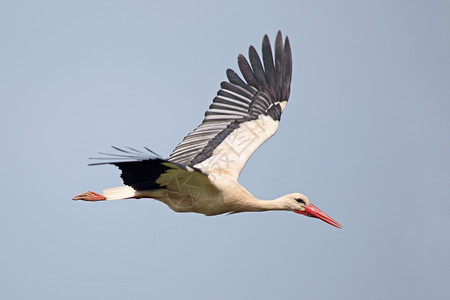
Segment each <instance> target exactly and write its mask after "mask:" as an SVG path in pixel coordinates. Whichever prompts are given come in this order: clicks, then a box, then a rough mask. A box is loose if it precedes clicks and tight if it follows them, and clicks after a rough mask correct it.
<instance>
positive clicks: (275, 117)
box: [169, 31, 292, 178]
mask: <svg viewBox="0 0 450 300" xmlns="http://www.w3.org/2000/svg"><path fill="white" fill-rule="evenodd" d="M262 58H263V61H262V62H261V60H260V58H259V55H258V53H257V51H256V50H255V48H254V47H253V46H250V48H249V60H250V63H249V62H248V61H247V59H246V58H245V57H244V56H243V55H242V54H240V55H239V56H238V65H239V69H240V71H241V73H242V75H243V77H244V79H245V81H244V80H242V79H241V78H240V77H239V75H238V74H236V72H234V71H233V70H231V69H228V70H227V77H228V82H226V81H225V82H222V83H221V89H220V90H219V91H218V92H217V96H216V97H215V98H214V100H213V103H212V104H211V106H210V107H209V109H208V110H207V111H206V113H205V118H204V120H203V122H202V123H201V124H200V125H199V126H198V127H197V128H196V129H195V130H194V131H192V132H191V133H189V134H188V135H187V136H186V137H185V138H184V139H183V141H182V142H181V143H179V144H178V146H177V147H176V148H175V149H174V150H173V152H172V154H171V155H170V156H169V160H170V161H172V162H176V163H180V164H184V165H187V166H193V167H196V168H199V169H200V170H202V171H203V172H206V173H227V174H229V175H231V176H234V177H235V178H237V177H238V176H239V174H240V172H241V170H242V168H243V167H244V165H245V163H246V162H247V160H248V159H249V158H250V156H251V155H252V154H253V152H254V151H255V150H256V149H257V148H258V147H259V146H260V145H261V144H262V143H264V142H265V141H266V140H267V139H268V138H270V137H271V136H272V135H273V134H274V133H275V132H276V131H277V129H278V124H279V121H280V117H281V113H282V112H283V109H284V108H285V106H286V103H287V101H288V99H289V93H290V85H291V77H292V55H291V48H290V44H289V39H288V38H287V37H286V39H285V42H284V44H283V39H282V35H281V32H280V31H279V32H278V34H277V37H276V41H275V57H273V55H272V47H271V45H270V41H269V38H268V37H267V35H265V36H264V39H263V42H262ZM274 60H275V61H274Z"/></svg>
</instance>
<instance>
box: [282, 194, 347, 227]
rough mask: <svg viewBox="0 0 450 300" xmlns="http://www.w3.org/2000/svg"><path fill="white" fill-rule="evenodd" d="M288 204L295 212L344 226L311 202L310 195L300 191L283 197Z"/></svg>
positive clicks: (336, 225)
mask: <svg viewBox="0 0 450 300" xmlns="http://www.w3.org/2000/svg"><path fill="white" fill-rule="evenodd" d="M283 198H284V200H285V202H286V204H287V205H288V209H289V210H292V211H293V212H295V213H298V214H301V215H304V216H307V217H313V218H317V219H320V220H322V221H324V222H326V223H328V224H330V225H333V226H335V227H337V228H342V226H341V224H339V223H338V222H336V221H335V220H333V219H332V218H331V217H329V216H328V215H327V214H325V213H324V212H323V211H321V210H320V209H318V208H317V207H315V206H314V205H312V204H311V202H310V201H309V199H308V197H306V196H305V195H303V194H300V193H294V194H289V195H286V196H285V197H283Z"/></svg>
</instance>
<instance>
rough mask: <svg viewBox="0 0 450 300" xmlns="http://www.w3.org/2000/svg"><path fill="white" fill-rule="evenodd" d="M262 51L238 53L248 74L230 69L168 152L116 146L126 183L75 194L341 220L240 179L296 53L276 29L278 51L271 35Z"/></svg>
mask: <svg viewBox="0 0 450 300" xmlns="http://www.w3.org/2000/svg"><path fill="white" fill-rule="evenodd" d="M262 53H263V62H261V60H260V58H259V55H258V53H257V52H256V50H255V48H254V47H253V46H251V47H250V49H249V58H250V63H249V62H248V61H247V60H246V59H245V57H244V56H243V55H239V56H238V64H239V68H240V70H241V73H242V75H243V76H244V79H245V81H244V80H242V79H241V78H240V77H239V76H238V75H237V74H236V73H235V72H234V71H232V70H230V69H228V70H227V77H228V80H229V81H228V82H222V84H221V89H220V90H219V92H218V93H217V96H216V97H215V98H214V101H213V104H211V106H210V107H209V109H208V110H207V111H206V113H205V118H204V120H203V122H202V123H201V124H200V125H199V126H198V127H197V128H196V129H195V130H194V131H192V132H191V133H190V134H188V135H187V136H186V137H185V138H184V139H183V141H182V142H181V143H180V144H178V146H177V147H176V148H175V149H174V151H173V152H172V154H171V155H170V156H169V158H168V159H162V158H160V157H158V156H157V155H155V153H154V152H152V151H150V150H149V149H147V148H146V149H147V150H148V151H149V152H148V153H147V152H145V153H144V152H142V151H139V150H135V149H132V148H128V149H127V150H123V149H119V148H115V147H114V148H115V149H117V150H118V151H120V154H111V155H110V156H112V157H113V158H114V160H113V161H112V162H107V163H106V164H113V165H116V166H118V167H119V168H120V169H121V171H122V175H121V177H122V179H123V182H124V184H125V186H122V187H116V188H110V189H106V190H104V191H103V194H102V195H100V194H97V193H94V192H87V193H83V194H80V195H78V196H76V197H74V200H86V201H100V200H118V199H129V198H137V199H139V198H154V199H157V200H159V201H161V202H164V203H166V204H167V205H168V206H169V207H170V208H171V209H173V210H174V211H176V212H195V213H201V214H205V215H218V214H223V213H238V212H248V211H268V210H286V211H293V212H296V213H299V214H303V215H307V216H311V217H317V218H320V219H321V220H323V221H325V222H327V223H329V224H331V225H333V226H336V227H339V228H340V227H341V226H340V225H339V224H338V223H337V222H336V221H334V220H333V219H331V218H330V217H328V216H327V215H326V214H324V213H323V212H322V211H320V210H319V209H318V208H316V207H315V206H314V205H312V204H311V203H310V201H309V200H308V198H307V197H306V196H304V195H302V194H300V193H293V194H288V195H285V196H282V197H280V198H277V199H275V200H260V199H257V198H256V197H254V196H253V195H252V194H251V193H250V192H248V191H247V190H246V189H245V188H244V187H242V186H241V185H240V184H239V183H238V181H237V180H238V177H239V174H240V173H241V170H242V168H243V167H244V165H245V164H246V162H247V160H248V159H249V158H250V156H251V155H252V154H253V152H254V151H255V150H256V149H257V148H258V147H259V146H261V144H263V143H264V142H265V141H266V140H267V139H268V138H270V137H271V136H272V135H273V134H275V132H276V131H277V129H278V124H279V122H280V117H281V114H282V112H283V110H284V108H285V107H286V104H287V101H288V99H289V94H290V83H291V76H292V57H291V49H290V44H289V40H288V38H286V40H285V43H284V44H283V40H282V37H281V33H280V32H278V35H277V38H276V42H275V56H274V57H273V56H272V50H271V46H270V42H269V39H268V37H267V35H266V36H265V37H264V39H263V45H262ZM109 159H110V160H111V159H112V158H111V157H110V158H109ZM96 164H105V163H96Z"/></svg>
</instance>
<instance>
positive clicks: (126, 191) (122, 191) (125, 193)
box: [103, 185, 136, 200]
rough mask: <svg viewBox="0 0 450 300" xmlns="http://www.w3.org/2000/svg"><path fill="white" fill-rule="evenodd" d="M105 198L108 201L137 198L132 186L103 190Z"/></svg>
mask: <svg viewBox="0 0 450 300" xmlns="http://www.w3.org/2000/svg"><path fill="white" fill-rule="evenodd" d="M103 196H105V197H106V200H120V199H127V198H134V197H135V196H136V190H135V189H133V188H132V187H131V186H127V185H125V186H119V187H114V188H109V189H104V190H103Z"/></svg>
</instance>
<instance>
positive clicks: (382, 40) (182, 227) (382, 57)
mask: <svg viewBox="0 0 450 300" xmlns="http://www.w3.org/2000/svg"><path fill="white" fill-rule="evenodd" d="M449 13H450V4H449V2H448V1H376V2H375V1H247V2H242V1H228V2H226V3H224V2H215V1H207V2H201V1H199V2H185V1H174V2H170V3H158V4H155V3H152V2H151V1H96V2H95V3H93V2H91V1H40V2H34V1H3V2H2V3H1V4H0V40H1V45H2V46H1V47H0V82H1V84H0V100H1V103H2V109H1V111H0V125H1V127H0V128H1V131H2V138H3V144H2V146H3V147H2V150H1V151H2V155H1V156H0V161H1V166H2V168H1V169H0V179H1V182H2V183H1V186H2V200H1V203H2V205H1V206H2V208H1V210H0V238H1V241H2V246H1V247H0V264H1V266H2V267H1V270H0V298H2V299H31V298H33V299H125V298H128V299H130V298H134V299H150V298H153V299H156V298H158V299H164V298H171V299H174V298H178V299H211V298H213V299H230V298H233V299H251V298H258V299H274V298H278V299H292V298H305V299H330V298H333V299H401V298H402V299H425V298H427V299H431V298H433V299H445V298H449V297H450V292H449V289H448V284H449V278H450V271H449V270H450V259H449V256H448V254H449V253H450V234H449V233H448V231H449V228H450V218H449V217H448V212H449V211H450V196H449V195H450V155H449V153H450V131H449V129H450V89H449V82H450V75H449V74H450V56H449V53H450V33H449V28H450V18H449ZM279 29H281V30H282V31H283V33H284V34H287V35H288V36H289V38H290V41H291V46H292V51H293V61H294V69H293V73H294V74H293V81H292V92H291V98H290V102H289V105H288V107H287V109H286V111H285V113H284V114H283V117H282V122H281V125H280V128H279V131H278V133H277V134H276V135H275V136H274V137H273V138H272V139H270V140H269V141H268V142H267V143H266V144H264V145H263V146H262V147H261V148H260V149H259V150H258V151H257V152H256V153H255V154H254V156H252V158H251V159H250V160H249V162H248V164H247V165H246V167H245V169H244V171H243V173H242V174H241V177H240V183H241V184H242V185H244V186H245V187H246V188H247V189H248V190H249V191H250V192H252V193H253V194H254V195H255V196H257V197H259V198H262V199H273V198H277V197H279V196H281V195H284V194H287V193H291V192H301V193H303V194H306V195H307V196H308V197H309V198H310V200H311V201H312V202H313V203H314V204H315V205H316V206H318V207H319V208H321V209H322V210H323V211H325V212H326V213H328V214H329V215H330V216H331V217H333V218H334V219H336V220H337V221H338V222H340V223H341V224H342V225H343V227H344V228H343V229H342V230H339V229H336V228H334V227H332V226H329V225H327V224H325V223H323V222H320V221H317V220H313V219H310V218H305V217H303V216H299V215H297V214H294V213H288V212H268V213H246V214H237V215H232V216H216V217H205V216H202V215H195V214H177V213H174V212H172V211H171V210H170V209H169V208H168V207H166V206H165V205H164V204H162V203H158V202H156V201H153V200H124V201H112V202H101V203H87V202H81V201H78V202H75V201H72V200H70V199H71V198H72V197H73V196H74V195H76V194H78V193H81V192H85V191H87V190H94V191H101V190H102V189H103V188H107V187H114V186H119V185H121V181H120V177H119V171H118V170H117V169H116V168H115V167H113V166H104V167H87V163H88V159H87V158H88V157H91V156H95V154H96V153H97V152H99V151H109V147H110V145H116V146H132V147H142V146H147V147H149V148H151V149H153V150H154V151H156V152H158V153H160V154H161V155H163V156H168V155H169V154H170V152H171V150H172V149H173V148H174V147H175V146H176V144H177V143H178V142H179V141H180V140H181V139H182V138H183V137H184V135H186V134H187V133H188V132H189V131H190V130H192V129H193V128H195V127H196V126H197V125H198V124H199V123H200V122H201V120H202V118H203V113H204V111H205V110H206V109H207V107H208V106H209V104H210V102H211V101H212V99H213V97H214V96H215V94H216V92H217V90H218V89H219V83H220V81H222V80H225V78H226V77H225V70H226V69H227V68H233V69H235V70H237V64H236V57H237V54H238V53H244V54H247V49H248V46H249V45H250V44H253V45H255V46H256V48H257V49H258V50H259V49H260V45H261V41H262V37H263V35H264V34H266V33H267V34H269V36H270V38H271V40H272V41H273V40H274V38H275V34H276V32H277V30H279Z"/></svg>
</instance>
